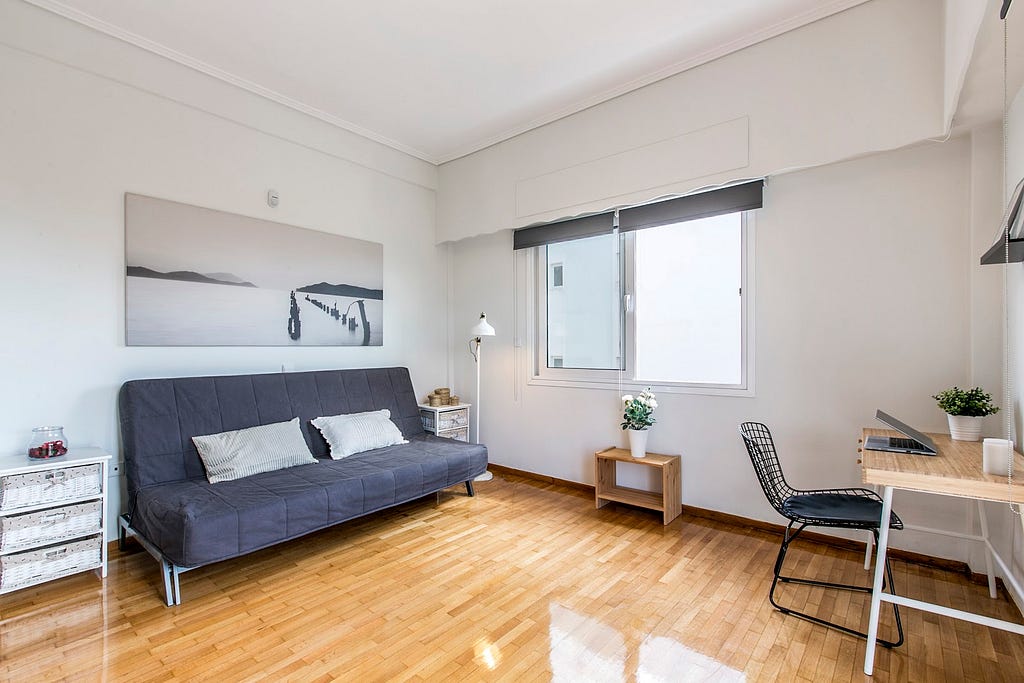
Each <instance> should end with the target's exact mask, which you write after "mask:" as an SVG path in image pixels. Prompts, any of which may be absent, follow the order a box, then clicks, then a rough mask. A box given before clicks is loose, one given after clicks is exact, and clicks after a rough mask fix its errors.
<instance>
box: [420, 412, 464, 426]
mask: <svg viewBox="0 0 1024 683" xmlns="http://www.w3.org/2000/svg"><path fill="white" fill-rule="evenodd" d="M420 418H421V419H422V420H423V428H424V429H426V430H428V431H432V432H433V431H438V430H442V429H454V428H456V427H465V426H467V425H468V424H469V409H468V408H460V409H459V410H446V411H445V412H443V413H439V414H438V416H437V428H436V429H435V427H434V414H433V413H427V412H423V413H420Z"/></svg>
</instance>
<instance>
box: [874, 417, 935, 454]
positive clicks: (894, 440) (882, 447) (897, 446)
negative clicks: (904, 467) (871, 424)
mask: <svg viewBox="0 0 1024 683" xmlns="http://www.w3.org/2000/svg"><path fill="white" fill-rule="evenodd" d="M875 419H876V420H878V421H879V422H882V423H883V424H885V425H886V426H888V427H892V428H893V429H895V430H896V431H897V432H899V433H900V434H903V435H904V436H903V437H899V436H869V437H868V439H867V441H866V442H865V443H864V448H866V449H868V450H869V451H889V452H890V453H913V454H915V455H938V454H939V452H938V450H936V448H935V442H934V441H932V440H931V439H930V438H929V437H928V435H926V434H922V433H921V432H919V431H917V430H916V429H914V428H913V427H911V426H910V425H907V424H904V423H902V422H900V421H899V420H897V419H896V418H895V417H893V416H892V415H887V414H886V413H883V412H882V411H881V410H878V411H876V412H875ZM904 437H906V438H904Z"/></svg>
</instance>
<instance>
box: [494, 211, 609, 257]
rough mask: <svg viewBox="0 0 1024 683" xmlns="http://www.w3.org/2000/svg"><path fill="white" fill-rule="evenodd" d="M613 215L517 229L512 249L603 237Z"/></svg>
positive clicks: (600, 214)
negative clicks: (596, 236) (597, 236)
mask: <svg viewBox="0 0 1024 683" xmlns="http://www.w3.org/2000/svg"><path fill="white" fill-rule="evenodd" d="M614 215H615V214H613V213H599V214H597V215H595V216H584V217H583V218H570V219H569V220H566V221H558V222H557V223H545V224H544V225H534V226H533V227H530V228H519V229H518V230H516V231H515V234H514V235H513V237H512V248H513V249H527V248H529V247H539V246H541V245H544V244H554V243H555V242H566V241H568V240H578V239H582V238H584V237H594V236H595V235H605V234H608V233H610V232H611V231H612V229H613V227H614V226H613V219H614Z"/></svg>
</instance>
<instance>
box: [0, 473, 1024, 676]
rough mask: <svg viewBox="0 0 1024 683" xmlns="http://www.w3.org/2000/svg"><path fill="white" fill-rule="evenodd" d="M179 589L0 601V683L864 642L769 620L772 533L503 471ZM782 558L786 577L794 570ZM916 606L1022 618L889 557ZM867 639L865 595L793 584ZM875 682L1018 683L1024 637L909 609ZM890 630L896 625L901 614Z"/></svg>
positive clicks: (521, 668) (743, 672) (970, 588)
mask: <svg viewBox="0 0 1024 683" xmlns="http://www.w3.org/2000/svg"><path fill="white" fill-rule="evenodd" d="M463 491H464V490H463V489H451V490H449V491H445V492H443V493H442V494H440V495H439V496H438V497H437V499H436V500H435V497H430V498H427V499H424V500H421V501H417V502H415V503H410V504H407V505H403V506H401V507H398V508H395V509H393V510H390V511H386V512H384V513H381V514H376V515H372V516H370V517H369V518H365V519H362V520H357V521H354V522H352V523H348V524H343V525H341V526H339V527H335V528H333V529H329V530H326V531H323V532H319V533H316V534H312V535H310V536H307V537H305V538H303V539H300V540H298V541H294V542H291V543H287V544H283V545H280V546H277V547H275V548H270V549H267V550H264V551H261V552H258V553H255V554H252V555H249V556H247V557H242V558H238V559H235V560H231V561H228V562H223V563H220V564H217V565H213V566H210V567H206V568H203V569H198V570H195V571H193V572H190V573H187V574H185V575H184V576H183V577H182V590H183V595H184V604H182V605H181V606H179V607H172V608H168V607H165V606H164V605H163V602H162V599H161V597H160V596H159V594H158V587H157V584H158V571H157V566H156V563H155V561H154V560H153V559H152V558H151V557H150V556H149V555H148V554H147V553H145V552H144V551H141V550H140V549H138V548H137V546H133V547H132V548H130V549H129V551H128V552H126V553H118V552H114V553H113V554H112V561H111V566H110V576H109V577H108V578H107V579H106V582H105V586H104V585H103V584H102V583H101V582H100V580H99V579H97V578H96V577H95V575H93V574H82V575H79V576H76V577H70V578H68V579H64V580H62V581H57V582H53V583H50V584H46V585H43V586H40V587H37V588H34V589H28V590H25V591H20V592H17V593H13V594H9V595H6V596H0V680H4V681H51V680H61V679H65V680H83V681H94V680H95V681H102V680H106V681H168V680H183V681H184V680H210V679H212V680H218V681H257V680H272V681H285V680H294V681H334V680H341V681H392V680H395V681H410V680H411V681H421V680H424V681H464V680H465V681H549V680H560V681H576V680H586V681H657V680H667V681H679V680H694V681H698V680H711V681H740V680H746V681H833V680H834V681H851V680H871V679H870V678H868V677H865V676H864V675H863V674H862V672H861V666H862V660H863V655H864V643H863V641H861V640H858V639H855V638H853V637H850V636H846V635H843V634H840V633H838V632H836V631H834V630H829V629H825V628H823V627H820V626H816V625H814V624H810V623H808V622H805V621H802V620H800V619H797V618H794V617H788V616H785V615H783V614H781V613H779V612H777V611H774V610H773V609H772V608H771V607H770V606H769V604H768V601H767V596H766V593H767V588H768V585H769V582H770V578H771V566H772V563H773V562H774V558H775V553H776V551H777V548H778V538H777V537H776V536H775V535H773V534H769V533H767V532H764V531H758V530H753V529H747V528H740V527H735V526H729V525H726V524H723V523H720V522H716V521H710V520H705V519H699V518H692V517H688V516H687V515H685V514H684V515H683V516H682V517H680V518H678V519H677V520H675V521H674V522H673V523H672V524H670V525H668V526H667V527H663V526H662V524H661V519H660V515H659V514H657V513H653V512H648V511H643V510H639V509H634V508H630V507H627V506H623V505H609V506H607V507H605V508H602V509H601V510H596V509H594V505H593V498H592V497H590V496H588V495H587V494H586V493H585V492H583V491H576V490H572V489H567V488H562V487H559V486H555V485H551V484H542V483H538V482H533V481H527V480H523V479H519V478H517V477H514V476H504V477H502V476H499V477H496V478H495V480H494V481H493V482H490V483H481V484H478V485H477V496H476V497H475V498H469V497H467V496H465V494H464V492H463ZM790 562H792V564H789V563H790ZM862 562H863V558H862V555H861V554H860V553H856V552H852V551H846V550H838V549H835V548H830V547H825V546H821V545H815V544H810V543H805V544H802V545H801V544H799V543H798V544H796V545H795V546H794V548H793V550H791V552H790V557H789V559H788V560H787V567H789V568H791V569H792V572H793V573H794V574H798V573H801V572H803V573H806V574H809V575H811V574H812V575H816V576H830V577H832V579H833V580H842V581H848V582H864V583H865V584H867V583H868V582H869V579H870V577H869V573H868V572H866V571H864V569H863V565H862ZM894 570H895V572H896V582H897V589H898V590H899V591H900V592H902V593H904V594H908V595H910V596H912V597H918V598H923V599H927V600H935V601H938V602H941V603H944V604H948V605H950V606H953V607H958V608H963V609H972V610H976V611H980V612H983V613H986V614H990V615H992V616H996V617H1000V618H1004V619H1015V620H1018V621H1019V620H1020V615H1019V614H1018V613H1017V611H1016V608H1015V607H1013V606H1012V604H1011V603H1009V602H1008V601H1007V600H1006V599H1005V598H1000V599H997V600H991V599H989V598H988V595H987V591H986V589H985V587H984V586H980V585H975V584H972V583H969V582H968V581H967V580H966V579H965V578H964V577H962V576H958V575H955V574H951V573H949V572H945V571H942V570H937V569H933V568H929V567H923V566H920V565H913V564H907V563H903V562H895V565H894ZM784 591H785V592H784V594H783V599H786V600H792V601H793V603H794V605H795V606H797V607H800V606H803V607H805V608H808V609H812V610H820V611H821V613H822V614H826V615H839V616H841V617H842V618H844V619H845V620H847V621H848V623H850V624H854V625H858V626H860V627H861V628H863V627H864V625H865V624H866V620H867V596H865V595H862V594H851V593H840V594H836V593H834V592H831V593H826V592H825V591H823V590H822V589H817V588H807V587H788V586H787V587H786V588H785V589H784ZM904 623H905V627H906V630H907V642H906V644H905V645H904V646H903V647H902V648H900V649H898V650H894V651H889V650H884V649H881V648H880V649H879V651H878V657H877V660H876V665H875V671H876V674H875V676H874V680H876V681H929V682H931V681H1021V680H1024V638H1022V637H1020V636H1016V635H1013V634H1009V633H1006V632H1002V631H996V630H992V629H988V628H985V627H982V626H976V625H973V624H968V623H964V622H959V621H954V620H952V619H948V618H945V617H940V616H936V615H931V614H925V613H922V612H916V611H913V610H905V611H904ZM882 629H883V631H882V632H883V634H888V633H891V632H892V630H891V629H892V623H891V613H890V615H889V617H888V620H883V626H882Z"/></svg>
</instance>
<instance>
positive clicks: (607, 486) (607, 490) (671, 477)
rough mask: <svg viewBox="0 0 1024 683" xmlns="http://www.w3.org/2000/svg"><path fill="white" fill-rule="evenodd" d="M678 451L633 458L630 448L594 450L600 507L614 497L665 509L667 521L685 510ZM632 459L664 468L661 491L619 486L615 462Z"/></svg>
mask: <svg viewBox="0 0 1024 683" xmlns="http://www.w3.org/2000/svg"><path fill="white" fill-rule="evenodd" d="M679 461H680V457H679V456H678V455H661V454H659V453H648V454H647V457H646V458H634V457H633V456H632V455H631V454H630V452H629V451H627V450H625V449H622V448H606V449H604V450H603V451H598V452H597V453H594V502H595V503H596V504H597V507H599V508H600V507H604V506H605V505H607V504H608V503H610V502H612V501H614V502H616V503H628V504H629V505H636V506H638V507H642V508H647V509H649V510H658V511H659V512H661V513H662V520H663V523H664V524H668V523H669V522H671V521H672V520H673V519H675V518H676V517H678V516H679V514H680V513H681V512H682V511H683V501H682V494H681V493H680V490H679V487H680V481H681V479H680V474H679ZM617 462H631V463H635V464H637V465H645V466H647V467H656V468H658V469H660V470H661V492H658V491H641V490H640V489H631V488H628V487H625V486H619V485H618V484H617V483H616V481H615V463H617Z"/></svg>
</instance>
